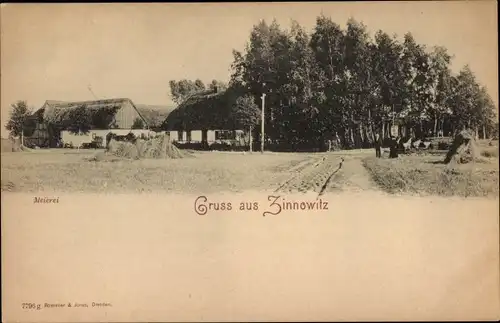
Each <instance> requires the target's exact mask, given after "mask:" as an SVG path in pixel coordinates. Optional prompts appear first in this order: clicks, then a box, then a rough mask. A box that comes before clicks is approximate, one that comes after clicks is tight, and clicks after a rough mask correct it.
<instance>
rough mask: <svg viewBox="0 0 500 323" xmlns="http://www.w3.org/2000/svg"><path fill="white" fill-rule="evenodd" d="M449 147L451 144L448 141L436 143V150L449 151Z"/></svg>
mask: <svg viewBox="0 0 500 323" xmlns="http://www.w3.org/2000/svg"><path fill="white" fill-rule="evenodd" d="M450 147H451V143H450V142H449V141H442V140H441V141H438V143H437V149H438V150H449V149H450Z"/></svg>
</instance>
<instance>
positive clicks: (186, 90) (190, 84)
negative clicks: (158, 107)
mask: <svg viewBox="0 0 500 323" xmlns="http://www.w3.org/2000/svg"><path fill="white" fill-rule="evenodd" d="M169 85H170V94H171V96H172V101H174V102H175V103H177V104H180V103H181V102H183V101H184V100H186V99H187V98H188V97H189V96H190V95H192V94H194V93H198V92H201V91H204V90H205V84H203V82H202V81H201V80H200V79H197V80H196V81H191V80H186V79H182V80H180V81H175V80H171V81H170V82H169Z"/></svg>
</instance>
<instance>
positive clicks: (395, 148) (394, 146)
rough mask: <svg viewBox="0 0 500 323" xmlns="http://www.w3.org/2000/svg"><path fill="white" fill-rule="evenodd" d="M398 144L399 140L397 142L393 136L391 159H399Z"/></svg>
mask: <svg viewBox="0 0 500 323" xmlns="http://www.w3.org/2000/svg"><path fill="white" fill-rule="evenodd" d="M398 143H399V140H396V138H394V136H391V144H390V145H391V146H390V151H389V158H398Z"/></svg>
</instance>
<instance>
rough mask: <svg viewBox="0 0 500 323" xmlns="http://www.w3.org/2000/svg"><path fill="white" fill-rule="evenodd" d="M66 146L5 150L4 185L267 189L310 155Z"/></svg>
mask: <svg viewBox="0 0 500 323" xmlns="http://www.w3.org/2000/svg"><path fill="white" fill-rule="evenodd" d="M95 154H96V152H95V151H92V150H87V151H85V150H81V151H80V152H77V151H73V150H66V149H56V150H40V151H35V152H17V153H2V187H3V188H4V187H6V185H10V186H11V188H10V190H12V191H24V192H37V191H43V192H51V191H62V192H98V193H99V192H154V191H159V192H172V191H177V192H205V193H207V192H217V191H233V192H238V191H243V190H248V189H252V190H264V189H269V188H273V187H275V186H277V185H278V184H279V183H280V182H281V181H283V180H285V179H286V178H287V177H289V176H290V174H289V172H288V170H289V169H293V166H294V165H296V164H298V163H300V162H302V161H304V160H307V159H309V158H310V157H311V156H308V155H302V154H286V153H283V154H274V153H266V154H264V155H261V154H259V153H254V154H251V155H250V154H243V153H214V152H203V153H202V152H200V153H196V154H195V155H194V158H184V159H165V160H157V159H144V160H118V161H114V162H95V161H87V160H86V158H89V157H92V156H94V155H95ZM9 183H11V184H9Z"/></svg>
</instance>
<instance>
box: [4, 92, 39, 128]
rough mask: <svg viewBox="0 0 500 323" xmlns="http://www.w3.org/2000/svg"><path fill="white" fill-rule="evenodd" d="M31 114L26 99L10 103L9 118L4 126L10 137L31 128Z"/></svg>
mask: <svg viewBox="0 0 500 323" xmlns="http://www.w3.org/2000/svg"><path fill="white" fill-rule="evenodd" d="M31 114H32V110H31V109H30V108H28V103H27V102H26V101H17V102H16V103H13V104H12V105H11V111H10V116H9V120H8V121H7V124H6V126H5V128H6V129H7V130H8V131H9V133H10V135H11V136H12V137H17V136H21V135H22V134H23V132H25V131H26V132H27V131H30V132H31V130H33V129H32V128H33V125H32V124H31V123H30V118H29V117H30V115H31Z"/></svg>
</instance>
